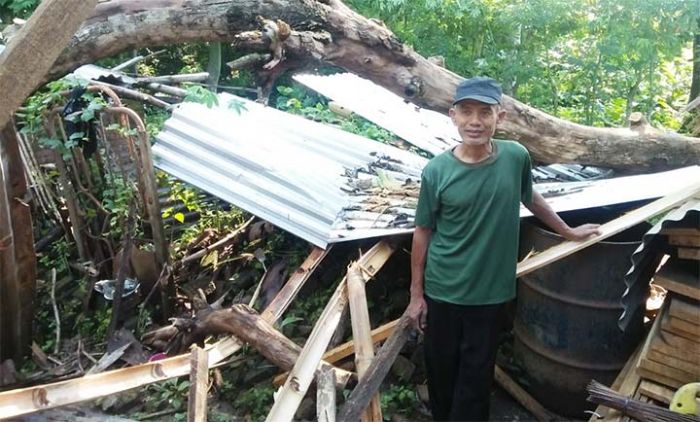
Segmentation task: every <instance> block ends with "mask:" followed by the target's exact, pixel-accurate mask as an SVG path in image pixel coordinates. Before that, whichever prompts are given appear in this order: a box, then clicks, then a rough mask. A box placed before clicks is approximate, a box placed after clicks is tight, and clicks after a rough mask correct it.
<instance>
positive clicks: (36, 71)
mask: <svg viewBox="0 0 700 422" xmlns="http://www.w3.org/2000/svg"><path fill="white" fill-rule="evenodd" d="M96 4H97V0H44V1H42V2H41V3H40V4H39V6H38V7H37V8H36V10H35V11H34V13H32V16H31V17H30V18H29V20H28V21H27V23H26V24H25V25H24V26H23V27H22V29H20V30H19V32H18V33H17V34H16V35H15V36H14V37H13V38H12V39H11V40H10V43H9V45H8V46H7V48H6V49H5V51H3V53H2V54H0V86H1V87H2V89H3V93H2V96H0V127H4V126H5V124H7V122H9V121H10V118H11V116H12V113H14V112H15V110H17V107H19V106H20V105H22V103H23V102H24V100H25V98H27V96H29V94H31V93H32V92H34V90H35V89H36V88H37V87H38V86H39V85H40V84H41V82H42V81H43V80H44V78H45V76H46V74H47V73H48V71H49V69H50V68H51V66H53V64H54V62H55V61H56V59H57V58H58V56H59V54H61V53H62V52H63V49H64V48H65V47H66V45H67V44H68V41H69V40H70V39H71V37H72V36H73V34H74V33H75V31H76V30H77V29H78V27H80V24H81V23H82V22H83V21H84V20H85V19H86V18H87V17H88V16H90V14H92V11H93V10H94V8H95V5H96Z"/></svg>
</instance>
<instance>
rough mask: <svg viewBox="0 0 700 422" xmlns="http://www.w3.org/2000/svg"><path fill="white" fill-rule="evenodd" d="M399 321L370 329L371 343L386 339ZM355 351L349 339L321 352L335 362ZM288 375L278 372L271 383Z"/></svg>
mask: <svg viewBox="0 0 700 422" xmlns="http://www.w3.org/2000/svg"><path fill="white" fill-rule="evenodd" d="M398 323H399V320H398V319H395V320H393V321H391V322H388V323H386V324H384V325H382V326H381V327H379V328H375V329H374V330H372V333H371V334H372V343H379V342H381V341H384V340H386V339H387V338H388V337H389V336H390V335H391V333H393V332H394V329H396V325H397V324H398ZM354 353H355V342H354V341H353V340H350V341H348V342H346V343H343V344H341V345H340V346H338V347H336V348H334V349H331V350H329V351H327V352H326V353H324V354H323V360H324V361H326V362H328V363H331V364H333V363H336V362H338V361H339V360H341V359H344V358H346V357H348V356H352V355H353V354H354ZM288 376H289V372H285V373H282V374H279V375H277V376H276V377H275V379H274V381H273V382H272V383H273V385H275V386H277V387H279V386H280V385H282V384H284V381H285V380H286V379H287V377H288Z"/></svg>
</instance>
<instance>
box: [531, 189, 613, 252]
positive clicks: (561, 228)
mask: <svg viewBox="0 0 700 422" xmlns="http://www.w3.org/2000/svg"><path fill="white" fill-rule="evenodd" d="M525 206H526V207H527V209H529V210H530V211H531V212H532V214H533V215H534V216H535V217H537V218H539V219H540V220H542V222H544V223H545V224H546V225H547V226H549V227H550V228H551V229H552V230H554V231H555V232H557V233H559V234H560V235H561V236H562V237H564V238H565V239H567V240H573V241H579V240H584V239H587V238H589V237H591V236H592V235H594V234H600V230H599V229H598V228H599V227H600V224H583V225H580V226H578V227H573V228H572V227H569V225H568V224H566V223H565V222H564V220H562V219H561V218H560V217H559V216H558V215H557V213H555V212H554V210H553V209H552V207H550V206H549V204H548V203H547V201H546V200H545V199H544V197H543V196H542V195H541V194H539V193H538V192H537V191H534V190H533V192H532V202H531V203H529V204H525Z"/></svg>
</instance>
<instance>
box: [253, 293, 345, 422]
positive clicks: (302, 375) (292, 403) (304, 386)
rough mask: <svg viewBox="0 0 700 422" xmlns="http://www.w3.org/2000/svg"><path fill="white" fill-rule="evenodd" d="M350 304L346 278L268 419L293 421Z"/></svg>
mask: <svg viewBox="0 0 700 422" xmlns="http://www.w3.org/2000/svg"><path fill="white" fill-rule="evenodd" d="M346 304H347V285H346V283H345V279H343V280H342V281H341V282H340V284H339V286H338V288H337V289H336V290H335V293H334V294H333V296H332V297H331V298H330V300H329V301H328V304H327V305H326V307H325V308H324V310H323V312H322V313H321V316H320V317H319V318H318V322H317V323H316V325H315V326H314V328H313V330H312V331H311V334H310V335H309V338H308V339H307V340H306V343H305V344H304V348H303V349H302V350H301V353H300V354H299V358H298V359H297V361H296V363H295V364H294V368H292V370H291V372H290V374H289V377H288V378H287V381H285V383H284V385H283V386H282V388H281V390H280V392H279V395H278V396H277V398H276V400H275V403H274V404H273V405H272V409H271V410H270V413H269V414H268V415H267V419H266V421H268V422H282V421H290V422H291V420H292V418H293V417H294V414H295V413H296V411H297V408H298V407H299V404H300V403H301V401H302V400H303V399H304V396H305V395H306V392H307V390H308V388H309V386H310V385H311V381H313V377H314V373H315V372H316V368H317V367H318V365H319V363H320V362H321V357H322V356H323V352H324V351H325V350H326V348H327V347H328V343H329V342H330V340H331V336H333V333H334V332H335V329H336V327H337V326H338V323H339V322H340V316H341V315H342V313H343V309H344V308H345V305H346Z"/></svg>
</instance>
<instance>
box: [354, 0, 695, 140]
mask: <svg viewBox="0 0 700 422" xmlns="http://www.w3.org/2000/svg"><path fill="white" fill-rule="evenodd" d="M348 3H349V4H350V5H351V6H353V7H354V8H355V9H356V10H358V11H359V12H360V13H362V14H364V15H365V16H368V17H378V18H380V19H382V20H384V22H385V23H386V25H387V26H388V27H389V28H390V29H391V30H392V31H394V32H395V33H396V35H397V36H398V37H399V38H400V39H401V40H402V41H404V42H406V43H408V44H409V45H412V46H413V47H414V48H415V49H416V51H418V52H419V53H421V54H423V55H424V56H432V55H442V56H443V57H444V58H445V61H446V66H447V67H448V68H449V69H450V70H452V71H455V72H456V73H458V74H461V75H464V76H475V75H488V76H492V77H494V78H497V79H499V80H500V81H501V82H502V84H503V87H504V90H505V91H506V93H509V94H511V95H513V96H514V97H516V98H518V99H519V100H521V101H523V102H526V103H528V104H530V105H532V106H534V107H537V108H540V109H543V110H545V111H549V112H551V113H553V114H555V115H558V116H560V117H564V118H567V119H571V120H574V121H577V122H581V123H586V124H591V125H612V124H614V125H623V124H625V123H626V122H625V120H626V118H627V116H628V115H629V114H630V113H631V112H633V111H640V112H643V113H644V114H646V115H647V116H648V117H650V120H651V121H653V122H656V123H658V124H663V125H664V126H667V127H671V128H675V127H677V126H678V125H679V122H678V121H677V120H676V117H675V116H674V111H673V110H674V109H676V110H677V109H678V108H679V106H681V105H683V104H684V102H686V101H687V92H688V90H689V83H690V66H689V63H690V60H688V59H687V58H686V59H685V60H681V61H679V59H680V58H681V56H682V54H683V52H684V51H688V50H689V42H690V39H691V35H692V34H691V32H692V31H691V28H695V27H697V25H696V24H695V22H694V19H696V18H697V16H699V15H700V3H698V2H695V1H690V0H649V1H645V2H639V1H636V0H596V1H590V2H579V3H576V5H575V7H573V3H572V2H571V1H569V0H508V1H506V0H461V1H457V0H446V1H437V0H410V1H409V0H388V1H387V0H349V1H348ZM673 63H678V65H673V66H672V69H673V70H672V71H669V68H668V66H669V64H673ZM678 88H680V90H679V89H678Z"/></svg>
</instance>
